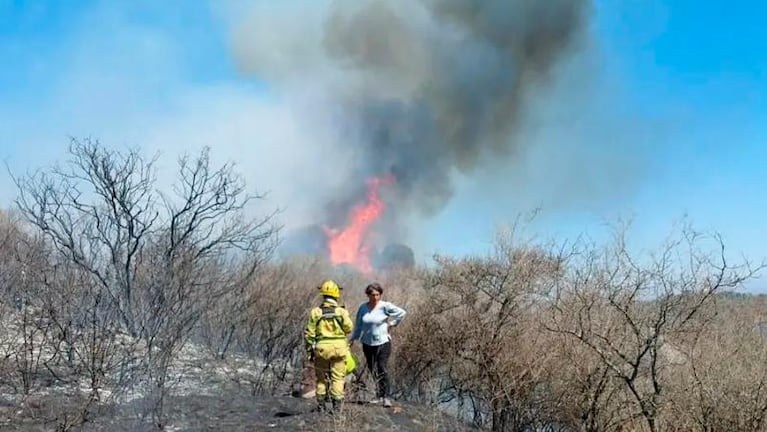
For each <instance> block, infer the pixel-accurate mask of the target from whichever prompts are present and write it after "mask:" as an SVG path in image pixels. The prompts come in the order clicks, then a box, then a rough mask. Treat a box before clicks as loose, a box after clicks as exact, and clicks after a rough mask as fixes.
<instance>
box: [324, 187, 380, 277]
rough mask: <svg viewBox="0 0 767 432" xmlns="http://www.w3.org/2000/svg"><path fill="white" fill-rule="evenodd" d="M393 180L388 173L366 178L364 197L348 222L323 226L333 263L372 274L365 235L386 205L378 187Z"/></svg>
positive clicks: (354, 208) (350, 215)
mask: <svg viewBox="0 0 767 432" xmlns="http://www.w3.org/2000/svg"><path fill="white" fill-rule="evenodd" d="M393 181H394V178H393V177H392V176H391V175H386V176H383V177H373V178H371V179H369V180H367V182H366V183H367V187H368V189H367V200H366V201H365V202H364V203H360V204H357V205H356V206H354V207H353V208H352V209H351V211H350V212H349V220H350V221H349V223H348V224H347V225H346V226H345V227H342V228H335V229H334V228H325V234H326V235H327V237H328V252H329V254H330V262H331V263H332V264H333V265H339V264H351V265H353V266H354V267H356V268H357V269H358V270H360V271H361V272H363V273H365V274H370V273H372V271H373V267H372V265H371V264H370V247H369V245H367V244H366V240H367V235H368V234H369V232H370V228H371V226H372V225H373V223H374V222H375V221H376V220H378V218H379V217H380V216H381V214H383V211H384V209H385V207H386V205H385V204H384V202H383V200H382V199H381V196H380V188H381V186H386V185H390V184H391V183H392V182H393Z"/></svg>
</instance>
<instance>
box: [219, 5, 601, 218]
mask: <svg viewBox="0 0 767 432" xmlns="http://www.w3.org/2000/svg"><path fill="white" fill-rule="evenodd" d="M275 3H276V2H275ZM287 3H288V2H286V5H284V6H271V7H269V6H262V7H261V8H259V9H255V10H254V12H253V14H252V15H250V16H248V17H247V18H246V19H244V20H243V21H242V22H241V23H240V26H239V27H238V28H237V30H236V31H235V32H234V38H233V43H234V47H233V49H234V53H235V56H236V59H237V62H238V65H239V67H240V68H241V69H242V70H243V71H244V72H246V73H249V74H255V75H257V76H259V77H261V78H262V79H265V80H266V81H267V82H268V83H269V84H270V85H272V86H274V88H276V89H278V91H279V89H289V90H286V92H293V93H295V94H297V93H301V94H303V95H308V94H311V95H314V97H316V98H317V100H321V101H322V103H323V104H324V106H325V107H326V108H327V110H326V112H325V113H322V114H323V115H326V117H325V118H326V120H327V121H328V122H331V123H333V124H334V125H335V126H336V127H337V129H338V137H339V139H340V141H341V145H342V146H344V147H345V148H348V150H349V154H350V155H351V157H352V161H353V162H350V163H349V166H348V167H346V168H345V169H344V170H339V171H338V172H339V173H343V174H344V175H347V176H348V177H349V184H350V187H349V188H348V189H346V190H340V191H339V193H338V194H336V196H335V197H333V199H332V200H331V202H327V203H326V204H327V209H329V210H331V211H330V212H329V214H330V216H331V220H327V221H318V222H319V223H333V222H338V220H339V219H340V218H343V217H345V215H346V212H347V210H348V209H349V207H350V205H352V203H355V202H357V201H358V200H359V198H360V194H361V193H362V192H363V191H364V179H365V178H367V177H369V176H380V175H383V174H387V173H391V174H393V175H394V176H395V178H396V186H395V187H394V189H393V190H392V191H390V193H389V194H388V195H386V200H387V201H388V202H389V203H390V204H392V205H391V206H390V208H391V209H392V210H393V211H394V212H392V211H390V212H388V213H387V219H386V222H387V225H388V227H389V229H390V230H391V232H393V233H396V232H397V228H398V225H399V221H400V220H402V218H403V217H406V216H407V215H408V214H411V213H418V214H421V215H426V216H429V215H433V214H434V213H435V212H437V211H439V210H440V209H442V208H444V206H445V205H446V204H447V203H448V201H449V200H450V198H451V196H452V194H453V181H452V178H453V177H454V175H455V174H457V173H462V174H471V173H473V172H475V171H476V170H477V169H478V168H479V167H481V163H482V160H483V159H487V158H495V157H498V156H502V157H508V156H513V155H514V154H515V152H516V151H517V150H520V149H521V146H523V145H524V143H523V142H522V140H519V139H516V138H517V137H516V136H515V131H516V130H517V129H518V127H519V125H520V122H522V121H523V116H524V113H525V109H526V106H527V103H528V101H529V100H530V98H531V97H534V96H535V95H536V94H537V93H538V92H539V91H540V90H541V89H543V88H545V84H546V83H547V80H548V79H549V78H550V75H551V73H552V71H553V69H554V68H555V66H556V65H557V64H558V63H559V62H560V61H562V60H564V59H565V58H566V57H567V55H568V54H569V53H572V52H574V50H575V49H577V46H578V42H579V40H581V37H582V36H583V29H584V28H585V24H586V19H587V16H588V12H589V7H590V1H589V0H545V1H544V0H401V1H398V0H346V1H331V2H307V3H306V4H302V5H298V6H287ZM317 4H319V5H320V6H317ZM301 6H303V8H302V7H301ZM317 106H318V105H314V107H315V109H316V107H317ZM328 169H330V170H332V168H328ZM334 217H335V218H336V220H335V221H334V220H332V218H334Z"/></svg>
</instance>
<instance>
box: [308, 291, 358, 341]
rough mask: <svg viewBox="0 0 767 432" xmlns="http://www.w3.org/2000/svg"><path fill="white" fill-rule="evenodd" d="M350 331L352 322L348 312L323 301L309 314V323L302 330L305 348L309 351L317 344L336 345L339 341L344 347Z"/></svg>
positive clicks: (329, 301)
mask: <svg viewBox="0 0 767 432" xmlns="http://www.w3.org/2000/svg"><path fill="white" fill-rule="evenodd" d="M352 330H354V322H353V321H352V319H351V317H350V316H349V311H347V310H346V308H344V307H343V306H339V305H338V303H336V302H335V301H332V300H329V299H325V301H323V302H322V305H321V306H320V307H316V308H314V309H312V310H311V312H309V322H308V323H307V324H306V329H305V330H304V340H305V342H306V347H307V349H310V348H312V347H314V346H315V345H317V344H322V343H328V342H333V343H338V341H340V340H343V341H344V345H346V344H347V342H346V337H347V336H348V335H349V334H351V332H352Z"/></svg>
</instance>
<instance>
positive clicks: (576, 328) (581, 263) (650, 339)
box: [548, 228, 760, 432]
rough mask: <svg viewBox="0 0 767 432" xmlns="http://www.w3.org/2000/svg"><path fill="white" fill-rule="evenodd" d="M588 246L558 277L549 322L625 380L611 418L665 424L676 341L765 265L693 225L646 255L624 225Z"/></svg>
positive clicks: (607, 411)
mask: <svg viewBox="0 0 767 432" xmlns="http://www.w3.org/2000/svg"><path fill="white" fill-rule="evenodd" d="M709 241H710V242H712V243H707V242H709ZM711 244H713V249H711V248H709V247H707V246H709V245H711ZM583 252H584V253H581V254H579V255H577V256H574V257H573V259H571V260H569V262H568V266H567V269H568V271H567V273H566V275H565V277H563V278H562V279H560V281H559V283H558V286H557V292H556V297H555V302H554V304H553V310H552V314H553V315H552V323H551V324H550V325H549V327H548V328H549V330H551V331H553V332H557V333H560V334H563V335H567V336H569V337H571V338H573V340H575V341H578V342H579V343H581V344H582V346H583V347H586V348H588V349H589V350H590V351H591V352H592V354H595V355H596V356H598V358H599V362H600V363H601V365H602V367H606V368H607V369H609V374H610V375H612V376H613V377H615V378H616V379H617V380H619V381H620V383H621V386H622V392H621V393H618V394H616V393H615V392H613V393H611V397H610V404H609V406H605V405H604V404H602V405H601V407H600V410H601V411H602V415H603V418H604V419H617V420H615V421H617V422H618V423H619V424H621V425H622V426H621V427H626V426H627V425H633V426H634V427H636V428H645V429H646V430H649V431H653V432H654V431H657V430H659V421H660V420H659V419H660V418H661V415H662V414H663V410H664V408H665V407H666V405H667V403H668V393H669V392H668V388H667V386H669V385H670V379H669V371H670V368H671V367H672V364H673V360H674V359H673V358H672V357H669V355H668V354H669V353H672V351H671V350H669V348H667V347H668V344H669V343H670V342H673V341H675V340H689V339H690V338H693V339H694V338H696V337H697V335H699V334H700V332H701V331H702V330H703V326H704V323H705V322H707V321H708V320H709V319H711V317H712V316H713V314H714V313H715V309H714V303H713V301H712V299H713V296H714V295H715V294H716V293H717V292H719V291H723V290H727V289H731V288H736V287H738V286H740V285H741V284H742V283H743V282H744V281H746V280H748V279H749V278H751V277H753V275H754V274H755V271H756V270H758V269H759V268H760V267H759V268H752V267H751V266H750V265H748V263H743V264H737V265H733V264H731V263H729V261H727V259H726V257H725V254H724V246H723V243H722V241H721V239H720V238H719V237H718V236H710V237H706V236H703V235H702V234H700V233H697V232H695V231H693V230H691V229H689V228H684V229H683V230H682V231H681V234H680V235H679V236H677V237H672V238H671V239H670V240H669V241H668V243H667V244H666V245H665V246H664V247H662V248H661V249H660V250H659V252H658V253H655V254H651V255H650V257H649V259H647V260H645V261H642V260H641V257H635V256H633V255H632V254H631V253H630V252H629V250H628V247H627V246H626V241H625V231H623V230H618V231H616V237H615V241H614V242H613V243H612V244H611V245H608V247H605V248H599V247H590V248H584V250H583ZM597 401H598V400H597ZM616 401H617V403H616ZM613 422H614V421H613V420H610V423H611V424H612V423H613ZM601 427H602V428H603V429H602V430H606V429H607V428H608V427H609V425H608V424H602V425H601Z"/></svg>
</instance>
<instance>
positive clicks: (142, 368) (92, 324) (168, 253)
mask: <svg viewBox="0 0 767 432" xmlns="http://www.w3.org/2000/svg"><path fill="white" fill-rule="evenodd" d="M69 153H70V156H71V159H70V160H69V161H67V163H66V164H64V165H56V166H55V167H54V168H53V169H52V170H51V171H50V172H42V171H40V172H36V173H32V174H30V175H27V176H24V177H21V178H15V181H16V184H17V185H18V187H19V190H20V195H19V198H18V199H17V205H18V207H19V209H20V211H21V213H22V214H23V215H24V217H25V218H26V220H27V221H28V222H29V223H31V224H32V225H34V226H35V227H36V228H37V229H38V230H39V232H40V233H42V235H43V236H44V238H45V239H46V240H47V242H48V244H49V245H50V246H51V248H52V249H54V250H55V251H56V252H57V255H56V256H55V259H54V261H55V263H56V265H62V266H67V267H71V269H70V270H69V271H72V272H74V279H70V281H72V280H74V281H77V282H78V284H77V286H78V287H79V288H80V289H79V290H78V291H77V293H76V295H77V296H79V298H80V299H82V301H83V302H84V303H82V304H80V305H78V306H79V308H78V309H77V310H81V311H82V315H79V316H75V317H73V321H74V323H75V324H76V328H79V329H80V330H81V331H80V336H81V337H79V338H78V336H72V337H69V338H68V339H69V340H70V341H71V340H72V339H74V340H75V343H74V346H78V345H79V346H81V347H85V348H84V351H80V353H81V354H82V353H85V354H87V356H84V355H80V357H81V358H89V359H91V360H89V362H88V364H87V367H86V370H91V371H92V372H93V373H91V374H90V375H91V383H92V385H91V386H92V387H97V388H92V389H91V390H92V392H91V394H92V395H97V394H98V390H99V388H100V387H101V386H100V383H101V381H102V380H103V379H104V378H105V377H106V375H107V373H108V372H110V371H108V370H106V369H105V368H104V367H103V364H101V363H103V362H102V360H98V362H97V363H94V361H93V360H94V359H102V358H103V359H106V358H107V357H109V358H111V359H112V360H110V364H115V365H120V366H116V368H117V369H118V370H119V371H120V372H121V375H120V376H121V378H120V379H118V380H114V379H112V381H111V383H112V384H113V385H114V384H117V383H121V385H122V386H123V387H127V386H128V385H134V386H135V385H137V384H142V383H143V388H142V391H144V393H145V395H146V397H147V398H148V400H149V401H150V404H149V407H148V410H149V413H150V414H151V415H152V417H153V420H154V423H155V425H156V426H157V427H159V428H163V427H164V419H163V403H164V400H165V396H166V394H167V390H168V385H167V384H168V370H169V367H170V365H171V363H172V361H173V359H174V357H175V355H176V354H177V352H178V350H179V349H180V347H181V346H182V345H183V343H184V342H185V341H186V339H187V338H188V337H189V335H190V334H191V331H192V329H193V328H194V327H195V326H196V325H197V323H198V322H199V320H200V317H201V316H202V315H203V313H204V312H205V311H206V310H207V308H209V307H210V306H211V305H214V304H215V303H216V301H218V300H219V299H220V298H224V297H225V295H226V294H227V293H229V292H231V291H233V290H237V289H242V287H245V286H248V284H249V283H250V281H251V280H252V278H253V277H254V275H255V274H256V269H257V268H258V267H259V266H260V265H261V264H262V263H263V262H264V261H265V259H266V258H267V257H268V255H269V253H270V252H271V248H272V245H273V242H272V240H273V238H274V235H275V233H276V228H275V227H273V226H272V225H271V223H270V220H271V215H267V216H266V217H262V218H253V219H248V218H245V217H244V211H245V209H246V206H247V205H249V203H250V202H251V201H252V200H254V199H258V198H261V197H260V196H253V195H249V194H247V193H246V191H245V184H244V182H243V181H242V178H241V177H240V176H239V175H237V174H236V173H235V172H234V171H233V166H232V165H231V164H226V165H224V166H222V167H220V168H214V167H212V166H211V164H210V160H209V155H208V150H207V149H205V150H203V151H202V152H201V153H200V155H199V156H197V157H195V158H189V157H186V156H185V157H182V158H181V159H180V161H179V176H178V183H177V184H176V185H175V186H174V187H173V188H172V193H170V194H164V193H163V192H162V191H159V190H157V188H156V185H155V183H156V180H155V168H154V162H155V161H154V160H153V159H151V160H147V159H145V158H144V157H143V156H142V155H141V154H140V153H138V152H137V151H135V150H129V151H127V152H124V153H123V152H120V151H113V150H109V149H107V148H105V147H103V146H101V144H99V143H98V142H94V141H90V140H85V141H78V140H75V139H73V140H72V142H71V145H70V148H69ZM67 310H69V311H72V310H75V309H74V308H67ZM58 322H59V323H63V321H61V320H59V321H58ZM60 327H61V328H62V329H65V328H67V329H68V328H71V327H67V326H64V325H61V326H60ZM75 351H76V352H77V350H75ZM110 353H112V354H113V355H110ZM136 361H138V362H139V363H138V364H136ZM110 369H114V368H110ZM96 375H99V376H100V378H97V377H96ZM123 378H127V379H123ZM115 390H118V389H114V388H113V389H112V392H111V393H112V394H114V393H115ZM94 397H95V396H94Z"/></svg>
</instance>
